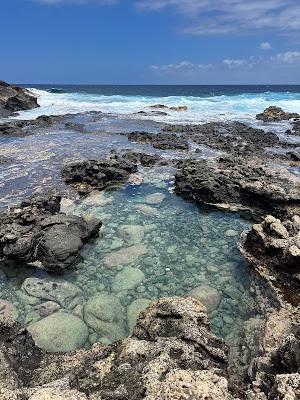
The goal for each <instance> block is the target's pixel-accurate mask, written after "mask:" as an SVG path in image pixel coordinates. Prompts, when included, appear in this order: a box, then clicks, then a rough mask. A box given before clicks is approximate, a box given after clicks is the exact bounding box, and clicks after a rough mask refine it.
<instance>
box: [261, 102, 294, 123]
mask: <svg viewBox="0 0 300 400" xmlns="http://www.w3.org/2000/svg"><path fill="white" fill-rule="evenodd" d="M292 118H300V114H297V113H290V112H285V111H283V109H282V108H280V107H275V106H271V107H268V108H266V109H265V110H264V112H263V113H262V114H257V115H256V119H258V120H261V121H264V122H278V121H284V120H289V119H292Z"/></svg>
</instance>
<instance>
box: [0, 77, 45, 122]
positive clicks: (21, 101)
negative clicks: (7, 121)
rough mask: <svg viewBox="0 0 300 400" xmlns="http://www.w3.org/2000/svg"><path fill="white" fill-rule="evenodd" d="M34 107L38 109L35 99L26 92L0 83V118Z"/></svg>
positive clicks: (2, 82) (17, 87)
mask: <svg viewBox="0 0 300 400" xmlns="http://www.w3.org/2000/svg"><path fill="white" fill-rule="evenodd" d="M36 107H39V105H38V103H37V99H36V97H35V96H34V95H33V94H32V93H30V92H29V91H28V90H26V89H22V88H20V87H19V86H15V85H9V84H8V83H6V82H4V81H0V117H7V116H9V115H12V114H13V113H14V112H15V111H22V110H29V109H31V108H36Z"/></svg>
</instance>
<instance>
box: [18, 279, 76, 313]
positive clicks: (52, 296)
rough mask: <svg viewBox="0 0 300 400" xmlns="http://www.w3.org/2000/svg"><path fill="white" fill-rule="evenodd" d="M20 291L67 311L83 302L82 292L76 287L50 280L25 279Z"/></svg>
mask: <svg viewBox="0 0 300 400" xmlns="http://www.w3.org/2000/svg"><path fill="white" fill-rule="evenodd" d="M22 291H23V292H24V293H26V294H28V295H29V296H32V297H36V298H38V299H40V300H50V301H51V302H55V303H58V304H59V305H60V306H61V307H63V308H69V309H73V308H75V307H76V306H77V305H78V304H80V303H82V302H83V300H84V298H83V294H82V291H81V290H80V289H79V288H78V287H77V286H75V285H73V284H72V283H70V282H63V281H55V280H52V279H39V278H27V279H25V281H24V282H23V284H22ZM40 306H41V305H39V307H40Z"/></svg>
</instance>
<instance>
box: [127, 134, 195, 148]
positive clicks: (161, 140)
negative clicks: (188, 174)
mask: <svg viewBox="0 0 300 400" xmlns="http://www.w3.org/2000/svg"><path fill="white" fill-rule="evenodd" d="M127 137H128V140H130V141H132V142H135V143H147V144H152V146H153V147H154V148H156V149H160V150H189V144H188V142H187V141H186V140H184V139H182V138H181V137H180V136H177V135H173V134H167V133H161V134H151V133H147V132H131V133H129V134H128V135H127Z"/></svg>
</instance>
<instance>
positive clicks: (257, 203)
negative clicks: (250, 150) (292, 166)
mask: <svg viewBox="0 0 300 400" xmlns="http://www.w3.org/2000/svg"><path fill="white" fill-rule="evenodd" d="M178 168H179V170H178V172H177V173H176V176H175V193H176V194H178V195H180V196H182V197H184V198H187V199H191V200H196V201H198V202H200V203H204V204H208V205H214V206H216V207H218V208H221V209H227V210H231V211H238V212H240V213H244V214H248V215H249V214H250V215H251V216H252V217H255V218H259V217H261V216H265V215H267V214H273V215H275V216H279V217H281V216H287V215H293V214H296V213H298V212H300V202H299V199H300V179H299V178H297V177H292V176H287V175H284V174H283V173H281V172H280V171H278V170H275V169H272V168H271V167H268V166H267V165H266V164H264V163H262V162H261V161H260V160H254V159H253V157H252V159H240V158H238V159H234V160H230V159H227V158H226V159H224V158H220V159H219V160H218V161H204V160H200V161H183V162H181V163H179V164H178Z"/></svg>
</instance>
